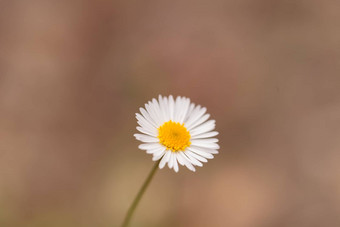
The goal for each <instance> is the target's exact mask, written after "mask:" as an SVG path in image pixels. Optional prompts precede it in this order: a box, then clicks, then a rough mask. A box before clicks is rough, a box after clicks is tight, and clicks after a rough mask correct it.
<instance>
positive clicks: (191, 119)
mask: <svg viewBox="0 0 340 227" xmlns="http://www.w3.org/2000/svg"><path fill="white" fill-rule="evenodd" d="M206 111H207V108H205V107H203V108H201V106H199V105H198V106H197V107H196V108H195V109H194V110H193V112H192V114H191V116H190V117H189V119H188V121H187V122H186V125H185V126H186V127H187V128H189V127H190V126H191V125H192V124H193V123H195V122H196V121H197V120H199V119H200V117H202V116H203V114H204V113H205V112H206Z"/></svg>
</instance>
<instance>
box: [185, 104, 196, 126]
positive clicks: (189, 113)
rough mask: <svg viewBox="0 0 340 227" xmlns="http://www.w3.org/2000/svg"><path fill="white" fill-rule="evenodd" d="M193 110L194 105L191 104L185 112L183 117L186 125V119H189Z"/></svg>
mask: <svg viewBox="0 0 340 227" xmlns="http://www.w3.org/2000/svg"><path fill="white" fill-rule="evenodd" d="M194 108H195V104H193V103H191V104H190V107H189V109H188V112H187V114H186V116H185V119H184V123H186V122H187V121H188V119H189V118H190V117H191V113H192V111H193V110H194Z"/></svg>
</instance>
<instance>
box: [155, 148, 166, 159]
mask: <svg viewBox="0 0 340 227" xmlns="http://www.w3.org/2000/svg"><path fill="white" fill-rule="evenodd" d="M165 151H166V150H165V148H164V149H163V150H161V152H160V153H156V152H155V153H154V154H153V157H152V161H157V160H159V159H160V158H161V157H163V155H164V154H165Z"/></svg>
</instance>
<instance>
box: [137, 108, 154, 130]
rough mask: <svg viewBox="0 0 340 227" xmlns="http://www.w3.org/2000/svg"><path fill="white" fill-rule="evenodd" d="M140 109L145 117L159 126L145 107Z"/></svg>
mask: <svg viewBox="0 0 340 227" xmlns="http://www.w3.org/2000/svg"><path fill="white" fill-rule="evenodd" d="M139 111H140V112H141V113H142V115H143V117H144V118H145V119H146V120H147V121H148V122H150V124H152V125H153V126H154V127H155V128H157V124H156V122H155V121H154V119H153V118H152V117H151V116H150V114H149V113H148V112H147V111H146V110H145V109H144V108H142V107H141V108H139Z"/></svg>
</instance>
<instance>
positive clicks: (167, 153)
mask: <svg viewBox="0 0 340 227" xmlns="http://www.w3.org/2000/svg"><path fill="white" fill-rule="evenodd" d="M170 154H171V151H166V152H165V155H164V156H163V158H162V160H161V162H160V163H159V168H160V169H163V167H164V166H165V164H166V163H167V162H168V161H169V158H170Z"/></svg>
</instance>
